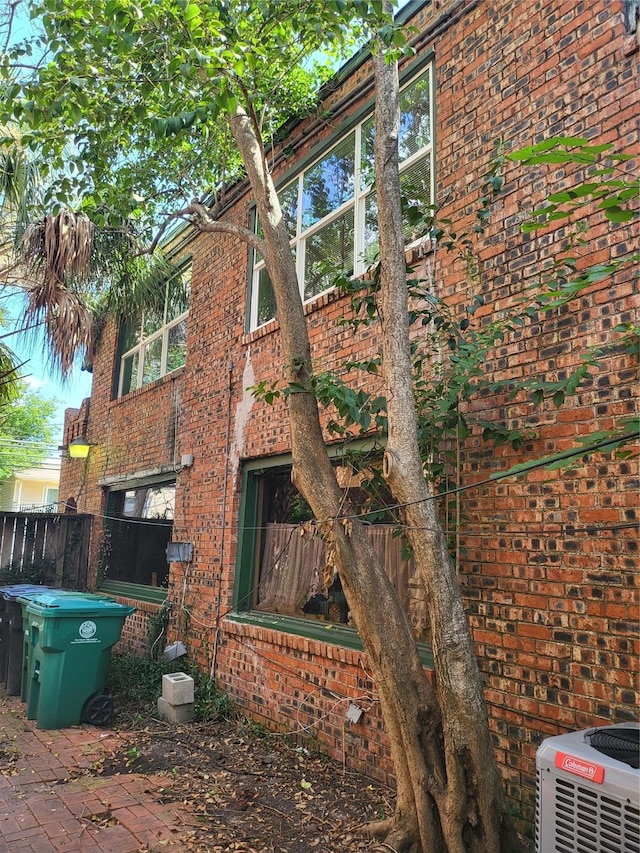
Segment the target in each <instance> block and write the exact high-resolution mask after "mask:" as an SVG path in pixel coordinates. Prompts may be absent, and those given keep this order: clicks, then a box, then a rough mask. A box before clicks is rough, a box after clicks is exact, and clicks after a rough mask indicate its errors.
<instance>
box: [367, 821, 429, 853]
mask: <svg viewBox="0 0 640 853" xmlns="http://www.w3.org/2000/svg"><path fill="white" fill-rule="evenodd" d="M363 831H364V832H366V833H367V834H368V835H369V836H370V837H371V838H375V839H381V842H380V844H379V845H378V846H377V847H375V848H374V850H378V851H380V853H383V851H384V853H421V850H422V848H421V845H420V839H419V835H418V828H417V827H410V826H407V825H406V824H405V825H398V823H397V822H396V820H395V818H392V817H390V818H386V819H385V820H374V821H371V822H370V823H367V824H365V825H364V826H363Z"/></svg>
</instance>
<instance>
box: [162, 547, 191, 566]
mask: <svg viewBox="0 0 640 853" xmlns="http://www.w3.org/2000/svg"><path fill="white" fill-rule="evenodd" d="M192 559H193V545H192V543H191V542H169V543H167V562H168V563H189V562H191V560H192Z"/></svg>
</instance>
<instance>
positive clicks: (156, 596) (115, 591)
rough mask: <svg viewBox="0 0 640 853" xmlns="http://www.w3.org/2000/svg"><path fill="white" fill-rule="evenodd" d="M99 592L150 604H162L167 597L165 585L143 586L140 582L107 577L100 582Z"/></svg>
mask: <svg viewBox="0 0 640 853" xmlns="http://www.w3.org/2000/svg"><path fill="white" fill-rule="evenodd" d="M98 592H108V593H109V594H110V595H119V596H120V597H121V598H133V599H137V600H138V601H147V602H149V603H150V604H162V603H163V602H164V601H166V598H167V590H166V589H165V587H161V586H143V585H142V584H138V583H126V582H125V581H110V580H106V579H105V580H101V581H100V582H99V583H98Z"/></svg>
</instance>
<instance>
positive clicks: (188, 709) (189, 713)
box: [158, 696, 193, 723]
mask: <svg viewBox="0 0 640 853" xmlns="http://www.w3.org/2000/svg"><path fill="white" fill-rule="evenodd" d="M158 714H159V716H160V717H162V719H163V720H166V721H167V722H168V723H188V722H189V721H190V720H192V719H193V702H188V703H185V704H183V705H172V704H171V702H167V700H166V699H164V698H163V697H162V696H160V698H159V699H158Z"/></svg>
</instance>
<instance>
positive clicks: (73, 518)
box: [0, 512, 92, 590]
mask: <svg viewBox="0 0 640 853" xmlns="http://www.w3.org/2000/svg"><path fill="white" fill-rule="evenodd" d="M91 519H92V516H90V515H78V514H74V513H65V514H60V513H47V512H0V571H2V570H8V571H9V575H10V582H11V583H14V582H15V583H21V576H24V580H25V581H31V579H32V578H33V576H34V575H35V574H37V573H38V572H39V571H40V570H42V575H43V576H42V577H41V578H39V580H41V582H45V583H48V584H50V585H52V586H56V587H67V588H69V589H77V590H84V589H86V588H87V564H88V556H89V542H90V539H91ZM5 574H6V571H5Z"/></svg>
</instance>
